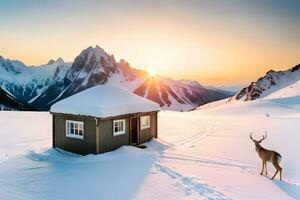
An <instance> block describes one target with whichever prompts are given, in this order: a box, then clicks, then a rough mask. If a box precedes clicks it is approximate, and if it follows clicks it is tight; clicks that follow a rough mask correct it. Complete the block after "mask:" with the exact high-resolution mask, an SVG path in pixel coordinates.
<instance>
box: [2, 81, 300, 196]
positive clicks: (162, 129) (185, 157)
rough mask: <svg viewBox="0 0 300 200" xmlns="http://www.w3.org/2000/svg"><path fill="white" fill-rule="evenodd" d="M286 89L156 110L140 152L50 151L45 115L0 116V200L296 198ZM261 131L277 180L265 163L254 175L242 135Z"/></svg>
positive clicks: (294, 145)
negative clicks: (153, 130)
mask: <svg viewBox="0 0 300 200" xmlns="http://www.w3.org/2000/svg"><path fill="white" fill-rule="evenodd" d="M295 84H296V83H295ZM293 88H294V89H292V88H286V91H281V92H283V93H280V92H278V93H277V94H275V93H274V94H273V97H271V96H269V97H265V98H263V99H261V100H256V101H250V102H241V101H230V102H228V99H227V100H222V101H218V102H213V103H211V104H208V105H205V106H202V107H200V108H199V109H197V110H195V111H191V112H172V111H161V112H159V127H158V131H159V132H158V135H159V138H158V139H157V140H152V141H151V142H149V143H146V144H145V145H146V146H147V148H146V149H138V148H135V147H129V146H125V147H121V148H119V149H117V150H115V151H112V152H109V153H105V154H101V155H88V156H79V155H76V154H71V153H68V152H64V151H62V150H59V149H52V148H51V134H52V133H51V123H52V122H51V115H50V114H49V113H46V112H45V113H38V112H36V113H34V112H28V113H27V112H0V123H1V132H0V134H2V135H1V136H2V137H1V138H2V139H1V140H0V152H1V153H2V154H1V155H0V156H1V158H0V197H1V200H10V199H17V200H18V199H21V200H29V199H30V200H35V199H43V200H48V199H49V200H50V199H58V200H60V199H74V200H77V199H91V200H94V199H146V200H147V199H238V200H244V199H245V200H247V199H255V200H257V199H258V200H260V199H261V200H268V199H270V200H274V199H275V200H277V199H280V200H285V199H300V161H299V155H298V154H299V153H298V149H299V143H300V135H299V134H298V130H299V128H300V123H299V122H300V114H299V113H300V112H299V111H300V110H299V107H298V105H297V104H296V103H293V104H289V101H284V99H288V98H289V97H291V96H293V97H297V91H296V90H298V88H297V86H296V85H293ZM283 94H286V96H285V97H286V98H285V97H283ZM280 96H281V97H282V98H281V99H282V101H280V102H274V99H278V97H280ZM299 104H300V102H299ZM266 114H268V115H266ZM16 124H18V126H16ZM264 131H267V132H268V137H267V139H266V140H264V141H263V142H262V146H264V147H265V148H268V149H272V150H276V151H278V152H279V153H280V154H281V155H282V161H281V163H280V165H281V166H282V167H283V181H279V180H278V177H276V178H275V179H274V180H270V177H271V176H272V175H273V174H274V172H275V171H274V167H273V166H272V164H270V163H268V172H269V174H268V176H266V175H263V176H261V175H260V174H259V173H260V170H261V161H260V159H259V157H258V155H257V153H256V151H255V146H254V144H253V142H252V141H251V140H250V138H249V134H250V132H254V135H253V137H255V138H260V137H261V135H262V134H263V133H264ZM6 154H7V155H8V156H6Z"/></svg>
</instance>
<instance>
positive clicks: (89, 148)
mask: <svg viewBox="0 0 300 200" xmlns="http://www.w3.org/2000/svg"><path fill="white" fill-rule="evenodd" d="M144 115H150V120H151V127H150V128H148V129H144V130H140V126H138V141H139V144H142V143H145V142H147V141H149V140H151V139H152V138H154V137H157V112H152V113H147V114H144ZM133 116H135V115H126V116H123V117H121V116H120V117H114V118H110V119H98V123H99V124H98V127H99V129H98V137H97V136H96V135H97V131H96V120H95V118H93V117H85V116H75V115H64V114H55V113H54V114H53V138H54V139H53V147H59V148H61V149H64V150H67V151H70V152H74V153H78V154H82V155H86V154H90V153H92V154H97V144H98V145H99V146H98V151H99V153H105V152H108V151H112V150H114V149H117V148H119V147H121V146H123V145H130V130H129V126H130V118H131V117H133ZM140 116H142V115H138V117H137V118H138V124H140ZM118 119H125V123H126V125H125V134H122V135H118V136H114V135H113V120H118ZM66 120H75V121H83V122H84V139H83V140H81V139H76V138H69V137H66ZM97 140H98V141H97Z"/></svg>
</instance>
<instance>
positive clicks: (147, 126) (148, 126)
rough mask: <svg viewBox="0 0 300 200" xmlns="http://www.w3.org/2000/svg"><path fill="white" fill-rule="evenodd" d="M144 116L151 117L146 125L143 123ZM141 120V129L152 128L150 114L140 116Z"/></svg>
mask: <svg viewBox="0 0 300 200" xmlns="http://www.w3.org/2000/svg"><path fill="white" fill-rule="evenodd" d="M142 118H148V119H149V124H147V125H146V126H143V124H142ZM140 122H141V130H145V129H148V128H151V116H150V115H143V116H140Z"/></svg>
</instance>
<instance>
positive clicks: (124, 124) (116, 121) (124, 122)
mask: <svg viewBox="0 0 300 200" xmlns="http://www.w3.org/2000/svg"><path fill="white" fill-rule="evenodd" d="M118 122H122V123H123V130H122V131H117V132H115V127H116V123H118ZM124 134H126V120H125V119H118V120H113V135H114V136H118V135H124Z"/></svg>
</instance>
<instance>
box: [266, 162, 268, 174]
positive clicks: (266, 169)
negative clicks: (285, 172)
mask: <svg viewBox="0 0 300 200" xmlns="http://www.w3.org/2000/svg"><path fill="white" fill-rule="evenodd" d="M265 168H266V175H268V170H267V162H265Z"/></svg>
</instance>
